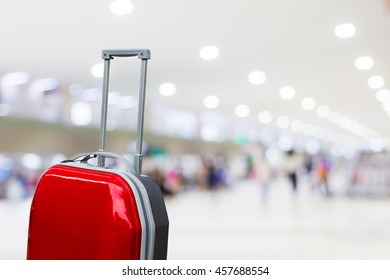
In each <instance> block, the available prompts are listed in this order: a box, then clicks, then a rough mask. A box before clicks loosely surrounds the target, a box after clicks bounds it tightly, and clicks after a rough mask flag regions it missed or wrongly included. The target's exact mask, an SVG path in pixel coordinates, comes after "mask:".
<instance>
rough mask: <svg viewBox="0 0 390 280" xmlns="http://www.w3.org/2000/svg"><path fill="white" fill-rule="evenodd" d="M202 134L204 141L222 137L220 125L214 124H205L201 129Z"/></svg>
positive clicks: (213, 140)
mask: <svg viewBox="0 0 390 280" xmlns="http://www.w3.org/2000/svg"><path fill="white" fill-rule="evenodd" d="M200 136H201V137H202V139H203V140H204V141H210V142H215V141H218V139H219V138H220V137H219V130H218V127H216V126H215V125H213V124H204V125H202V127H201V129H200Z"/></svg>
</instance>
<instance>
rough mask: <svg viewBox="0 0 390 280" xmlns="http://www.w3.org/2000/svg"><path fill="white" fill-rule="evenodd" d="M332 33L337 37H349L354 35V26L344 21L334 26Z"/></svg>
mask: <svg viewBox="0 0 390 280" xmlns="http://www.w3.org/2000/svg"><path fill="white" fill-rule="evenodd" d="M334 33H335V34H336V36H337V37H339V38H349V37H352V36H354V35H355V33H356V27H355V26H354V25H353V24H351V23H344V24H340V25H338V26H336V28H335V30H334Z"/></svg>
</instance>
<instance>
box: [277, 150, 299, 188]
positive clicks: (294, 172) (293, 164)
mask: <svg viewBox="0 0 390 280" xmlns="http://www.w3.org/2000/svg"><path fill="white" fill-rule="evenodd" d="M302 167H303V159H302V157H301V156H300V155H299V154H297V153H296V152H295V151H294V150H293V149H291V150H289V151H287V155H286V157H285V159H284V162H283V165H282V168H283V171H284V172H285V173H286V174H287V177H288V179H289V181H290V183H291V186H292V191H293V193H294V194H295V193H297V191H298V172H299V170H301V169H302Z"/></svg>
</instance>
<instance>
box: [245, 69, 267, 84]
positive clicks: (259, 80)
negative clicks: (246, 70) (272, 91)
mask: <svg viewBox="0 0 390 280" xmlns="http://www.w3.org/2000/svg"><path fill="white" fill-rule="evenodd" d="M248 80H249V82H250V83H251V84H253V85H260V84H263V83H264V82H265V80H266V76H265V74H264V72H261V71H253V72H251V73H250V74H249V76H248Z"/></svg>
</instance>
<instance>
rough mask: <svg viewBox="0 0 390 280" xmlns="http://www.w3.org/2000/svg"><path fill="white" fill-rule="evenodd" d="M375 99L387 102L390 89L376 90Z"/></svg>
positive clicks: (389, 99) (389, 96)
mask: <svg viewBox="0 0 390 280" xmlns="http://www.w3.org/2000/svg"><path fill="white" fill-rule="evenodd" d="M376 99H377V100H378V101H379V102H389V101H390V90H388V89H380V90H378V91H377V92H376Z"/></svg>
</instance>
